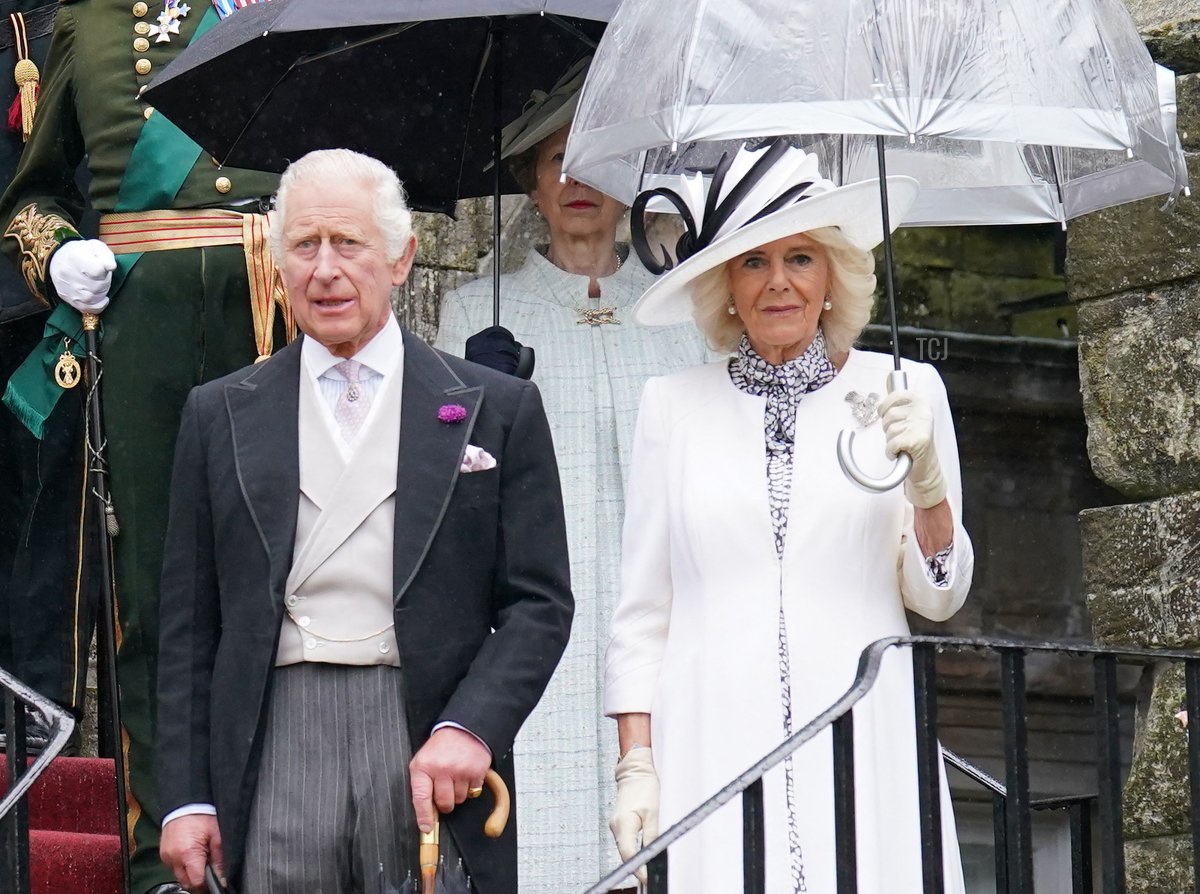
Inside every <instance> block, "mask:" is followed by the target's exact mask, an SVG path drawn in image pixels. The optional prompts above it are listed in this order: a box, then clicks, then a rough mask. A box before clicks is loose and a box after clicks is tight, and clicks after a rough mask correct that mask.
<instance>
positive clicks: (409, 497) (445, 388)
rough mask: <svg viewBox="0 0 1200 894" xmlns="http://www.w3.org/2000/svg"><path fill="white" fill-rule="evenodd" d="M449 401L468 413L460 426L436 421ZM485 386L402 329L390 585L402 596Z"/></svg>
mask: <svg viewBox="0 0 1200 894" xmlns="http://www.w3.org/2000/svg"><path fill="white" fill-rule="evenodd" d="M448 403H455V404H459V405H461V406H462V407H464V408H465V409H466V411H467V418H466V419H464V420H463V421H462V422H459V423H455V424H447V423H445V422H441V421H439V420H438V410H439V409H440V408H441V407H443V406H445V405H446V404H448ZM482 405H483V387H482V386H476V387H468V386H467V385H466V384H464V383H463V381H462V380H461V379H459V377H458V376H457V375H455V373H454V372H453V371H452V370H451V369H450V367H449V366H448V365H447V364H446V362H445V361H444V360H443V359H442V358H441V355H439V354H438V353H437V352H436V351H434V350H433V348H431V347H429V346H428V345H426V344H425V343H424V342H423V341H421V340H420V339H419V338H417V337H416V336H414V335H413V334H412V333H410V332H409V331H408V330H407V329H406V330H404V383H403V394H402V396H401V403H400V413H401V422H400V457H399V463H398V465H397V468H396V538H395V543H396V545H395V549H394V551H393V558H392V561H393V578H392V580H393V582H394V585H395V587H396V600H397V601H399V600H400V599H401V598H403V596H404V593H405V591H406V590H407V589H408V586H409V584H411V583H412V579H413V577H414V576H415V575H416V573H417V569H418V568H419V567H420V565H421V561H422V560H423V559H424V557H425V554H426V553H427V552H428V551H429V545H430V544H431V543H432V542H433V538H434V535H435V534H437V531H438V527H439V526H440V524H441V522H442V518H443V516H444V515H445V513H446V507H447V505H448V504H449V502H450V494H451V491H452V490H453V488H454V482H455V481H457V480H458V467H459V464H460V463H461V462H462V457H463V453H464V452H465V450H466V447H467V444H468V442H469V438H470V435H471V431H472V429H473V428H474V427H475V419H476V417H477V416H478V414H479V408H480V407H481V406H482Z"/></svg>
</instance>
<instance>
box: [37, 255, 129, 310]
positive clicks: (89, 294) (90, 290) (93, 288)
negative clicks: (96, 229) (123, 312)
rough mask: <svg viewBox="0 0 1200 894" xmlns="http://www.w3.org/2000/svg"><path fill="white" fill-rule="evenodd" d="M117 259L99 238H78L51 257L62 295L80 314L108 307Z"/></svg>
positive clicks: (56, 285) (54, 279)
mask: <svg viewBox="0 0 1200 894" xmlns="http://www.w3.org/2000/svg"><path fill="white" fill-rule="evenodd" d="M116 269H117V259H116V258H115V257H114V256H113V253H112V251H111V250H110V249H109V247H108V246H107V245H105V244H104V243H103V242H101V241H100V240H99V239H74V240H72V241H70V242H65V243H63V244H62V245H61V246H59V248H58V250H57V251H55V252H54V254H53V256H52V257H51V258H50V279H51V281H52V282H53V283H54V290H55V291H56V292H58V297H59V298H61V299H62V300H63V301H65V302H67V304H69V305H71V307H73V308H75V309H76V310H77V311H79V312H80V313H89V314H98V313H100V311H102V310H104V308H106V307H107V306H108V288H109V286H111V285H112V275H113V271H114V270H116Z"/></svg>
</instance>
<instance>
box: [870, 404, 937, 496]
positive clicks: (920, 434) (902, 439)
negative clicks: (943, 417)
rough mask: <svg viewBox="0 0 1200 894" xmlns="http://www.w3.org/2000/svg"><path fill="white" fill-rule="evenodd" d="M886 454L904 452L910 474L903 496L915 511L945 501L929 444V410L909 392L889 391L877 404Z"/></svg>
mask: <svg viewBox="0 0 1200 894" xmlns="http://www.w3.org/2000/svg"><path fill="white" fill-rule="evenodd" d="M879 415H880V417H881V418H882V419H883V432H884V435H885V436H886V437H887V454H888V456H890V457H893V458H894V457H895V456H896V454H898V453H907V454H908V455H909V456H910V457H912V471H911V472H910V473H909V475H908V477H907V478H906V479H904V495H905V496H906V497H908V502H910V503H912V504H913V505H914V506H916V507H917V508H918V509H930V508H932V507H934V506H936V505H937V504H938V503H940V502H942V500H944V499H946V482H945V480H944V479H943V478H942V467H941V464H939V463H938V458H937V449H936V448H935V447H934V444H933V410H932V409H931V408H930V406H929V404H928V403H926V402H925V400H924V399H922V398H921V397H920V396H918V395H916V394H914V393H913V392H911V391H893V392H892V393H891V394H889V395H888V396H887V397H885V398H884V399H883V402H882V403H880V404H879Z"/></svg>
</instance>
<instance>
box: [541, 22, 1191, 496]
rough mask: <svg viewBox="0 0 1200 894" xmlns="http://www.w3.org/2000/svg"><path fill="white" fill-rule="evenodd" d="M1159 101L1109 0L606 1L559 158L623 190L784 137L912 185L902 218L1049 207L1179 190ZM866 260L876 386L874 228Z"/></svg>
mask: <svg viewBox="0 0 1200 894" xmlns="http://www.w3.org/2000/svg"><path fill="white" fill-rule="evenodd" d="M1164 104H1165V103H1164V100H1163V98H1162V97H1161V96H1160V89H1159V76H1158V73H1157V72H1156V70H1155V68H1154V63H1153V61H1152V60H1151V58H1150V55H1149V53H1148V52H1147V51H1146V48H1145V45H1144V44H1143V43H1142V41H1141V38H1140V36H1139V35H1138V33H1137V29H1136V28H1135V27H1134V25H1133V22H1132V20H1131V19H1130V17H1129V13H1128V12H1127V10H1126V9H1125V7H1124V6H1123V4H1122V3H1121V0H1091V2H1068V0H1003V2H1001V0H720V2H713V0H679V2H677V3H676V4H674V6H673V8H672V13H671V15H670V16H665V15H663V12H662V6H661V3H660V2H659V0H624V2H623V4H622V5H621V7H620V9H619V10H618V12H617V14H616V15H615V16H614V18H613V20H612V21H611V23H610V24H609V27H608V30H607V31H606V32H605V36H604V38H603V40H602V41H601V43H600V46H599V48H598V49H597V52H596V54H595V57H594V60H593V63H592V68H591V72H590V74H589V77H588V81H587V83H586V84H585V86H584V89H583V93H582V95H581V97H580V100H579V107H578V109H577V111H576V114H575V119H574V122H573V124H572V128H571V135H570V139H569V140H568V143H567V148H566V153H565V158H564V162H563V168H564V170H565V171H566V172H567V173H568V174H570V175H571V176H573V177H576V178H578V179H580V180H583V181H585V182H588V183H591V184H593V185H594V186H597V187H598V188H600V189H602V190H604V191H605V192H608V193H610V194H613V195H616V196H618V197H620V198H624V199H626V200H628V199H629V198H630V196H631V195H632V194H634V193H636V192H637V191H638V190H640V189H647V188H652V187H654V186H655V185H657V184H656V183H655V182H653V177H654V176H655V175H657V174H659V173H677V172H678V171H679V170H680V169H685V170H686V169H688V168H691V169H692V170H696V169H701V170H703V169H711V167H712V166H713V161H712V160H711V158H710V160H709V161H703V160H701V156H703V155H704V154H705V153H708V154H709V156H710V157H711V156H712V155H718V156H719V154H720V146H719V144H720V143H722V142H725V141H740V140H744V139H747V138H751V139H755V138H766V137H778V136H789V137H790V138H791V139H792V140H793V141H795V142H797V143H798V144H799V145H801V146H804V147H805V148H807V149H808V150H809V151H815V152H817V153H818V155H820V156H821V157H822V160H823V161H824V162H826V171H824V172H823V173H824V174H825V176H828V177H830V178H831V179H833V180H835V182H837V181H840V182H843V183H848V182H853V181H855V180H861V179H870V178H875V177H877V178H878V179H879V183H880V188H881V191H885V190H886V177H885V174H887V173H891V174H896V173H905V174H910V175H912V176H915V177H916V178H917V179H918V181H919V182H921V184H922V190H923V192H926V191H927V192H928V193H929V194H930V195H929V196H928V197H927V198H926V202H925V205H924V210H921V208H920V207H918V208H917V209H914V214H915V215H916V216H915V217H910V218H909V221H910V222H913V221H918V220H919V221H920V222H922V223H926V224H963V223H975V224H984V223H1017V222H1030V221H1033V220H1043V221H1044V220H1047V219H1049V220H1055V221H1059V222H1062V223H1065V221H1066V220H1067V219H1068V218H1069V217H1072V216H1075V215H1076V214H1079V213H1084V212H1085V211H1090V210H1095V209H1096V208H1100V207H1107V206H1109V205H1112V204H1119V203H1120V202H1123V201H1129V200H1131V199H1133V198H1142V197H1144V196H1147V195H1160V194H1164V193H1177V192H1178V191H1180V190H1182V189H1183V188H1184V187H1185V186H1186V172H1184V171H1183V168H1182V153H1181V152H1180V151H1179V149H1178V144H1177V142H1176V141H1175V139H1174V136H1173V134H1172V135H1171V136H1170V137H1169V136H1168V133H1167V128H1164V123H1163V106H1164ZM713 144H716V145H715V146H714V145H713ZM872 144H873V145H872ZM714 150H715V151H714ZM872 150H873V151H872ZM689 154H690V155H692V156H693V158H692V160H691V161H690V162H689V161H688V160H687V159H686V158H682V159H681V156H687V155H689ZM885 158H886V164H885ZM871 167H874V168H875V170H870V168H871ZM919 201H920V200H919ZM887 206H888V203H887V200H886V195H884V196H883V201H882V202H881V207H883V208H884V209H886V208H887ZM651 207H652V208H653V206H651ZM884 232H885V233H889V229H888V227H887V226H885V227H884ZM884 256H885V261H886V272H887V279H886V284H887V295H888V303H889V309H890V311H891V324H892V351H893V359H894V363H895V371H894V372H893V373H892V374H891V376H890V377H889V379H888V389H889V390H892V389H893V388H896V387H904V385H903V376H904V374H903V372H902V371H901V370H900V354H899V338H898V332H897V324H896V311H895V288H894V277H893V263H892V250H891V239H890V236H888V237H886V238H885V240H884ZM852 437H853V436H852V433H849V432H843V433H842V438H840V439H839V442H838V456H839V459H840V460H841V465H842V468H843V471H845V472H846V474H847V476H849V477H850V478H851V479H852V480H854V481H855V482H856V483H858V484H859V485H861V486H863V487H865V488H867V489H869V490H876V491H880V490H885V489H889V488H891V487H895V486H896V485H897V484H899V483H900V482H901V481H903V479H904V477H905V475H906V474H907V460H908V458H907V457H905V456H901V457H899V459H898V461H897V465H896V467H895V468H894V469H893V472H892V473H891V474H889V475H887V476H885V478H883V479H870V478H868V477H867V476H865V475H863V474H862V473H861V472H860V471H859V470H858V468H857V465H856V463H854V461H853V457H852V456H851V454H850V450H851V442H852Z"/></svg>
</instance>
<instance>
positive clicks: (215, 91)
mask: <svg viewBox="0 0 1200 894" xmlns="http://www.w3.org/2000/svg"><path fill="white" fill-rule="evenodd" d="M616 5H617V0H596V2H594V3H587V2H584V0H559V2H550V0H537V2H535V0H493V2H482V0H360V2H355V3H329V2H328V0H274V2H272V3H269V4H258V5H254V6H249V7H246V8H245V9H242V10H239V11H238V12H237V13H236V14H234V15H232V16H230V17H229V18H228V19H226V20H225V21H223V22H221V23H219V24H218V25H216V26H215V27H213V28H212V30H211V31H209V32H208V33H207V34H205V35H204V36H203V37H201V38H200V39H199V40H197V41H196V42H195V43H194V44H193V45H192V46H190V47H188V49H187V50H186V51H184V52H183V53H182V54H181V55H180V56H179V57H178V58H177V59H176V60H175V61H174V62H172V63H171V64H170V65H168V66H167V68H166V69H164V70H163V72H162V73H161V74H160V75H159V76H158V77H157V78H156V79H155V80H154V82H153V83H152V84H151V86H150V88H149V90H148V91H147V93H146V96H145V98H146V100H147V102H149V103H151V104H152V105H153V106H155V108H157V109H158V110H159V111H160V112H162V113H163V114H165V115H167V116H168V117H169V118H170V119H171V120H172V121H173V122H174V123H175V124H177V125H178V126H179V127H180V128H181V129H182V130H183V131H184V132H186V133H187V134H188V135H189V136H191V137H192V138H193V139H195V140H196V141H197V142H198V143H199V144H200V145H201V146H203V147H204V148H205V149H206V150H208V151H209V152H210V153H211V154H212V155H213V157H214V158H216V159H217V161H218V162H220V163H222V164H229V165H234V166H237V167H246V168H257V169H261V170H267V171H282V170H283V169H284V168H285V167H287V164H288V162H289V161H291V160H292V159H295V158H299V157H300V156H301V155H303V154H305V153H306V152H309V151H312V150H314V149H326V148H331V147H345V148H349V149H355V150H357V151H360V152H364V153H367V154H369V155H373V156H375V157H376V158H379V159H380V160H382V161H384V162H386V163H387V164H389V165H391V166H392V167H393V168H395V169H396V171H397V172H398V173H399V174H400V177H401V179H402V180H404V182H405V186H406V188H407V190H408V192H409V198H410V201H411V203H412V206H413V207H414V208H416V209H418V210H424V211H442V212H445V213H452V211H453V208H454V203H455V201H456V200H457V199H459V198H465V197H469V196H481V195H490V194H491V193H492V191H493V181H494V176H495V173H494V171H489V170H487V168H488V165H489V164H490V162H491V160H492V157H493V132H494V129H495V127H496V126H497V125H501V126H502V125H503V124H506V123H507V122H509V121H511V120H512V119H514V118H516V117H517V116H518V115H520V113H521V110H522V107H523V106H524V104H525V102H526V101H527V100H528V98H529V95H530V93H531V92H532V91H533V90H534V89H543V90H544V89H548V88H549V87H550V86H551V85H553V84H554V82H555V81H556V80H557V79H558V77H559V76H560V75H561V74H562V73H563V71H565V70H566V69H567V67H568V66H570V65H571V63H572V62H574V61H575V60H576V59H578V58H579V57H581V56H583V55H585V54H587V53H588V52H590V51H591V48H592V46H594V43H595V41H596V40H598V39H599V36H600V33H601V32H602V30H603V27H604V25H603V22H602V20H601V19H602V18H603V17H607V14H608V13H609V12H611V11H612V9H613V8H615V7H616ZM581 13H582V14H583V15H581ZM585 15H586V16H587V17H584V16H585ZM497 47H500V48H502V49H501V51H500V52H499V54H498V56H499V59H498V60H497V58H496V57H497ZM496 61H499V62H500V70H501V84H502V90H501V95H500V104H499V108H496V106H495V101H494V95H495V94H494V83H493V74H494V72H495V63H496ZM503 176H504V177H505V178H506V182H504V183H502V187H503V188H504V191H506V192H516V191H517V187H516V185H515V184H514V183H512V182H511V181H507V177H508V175H507V173H505V174H503Z"/></svg>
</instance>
